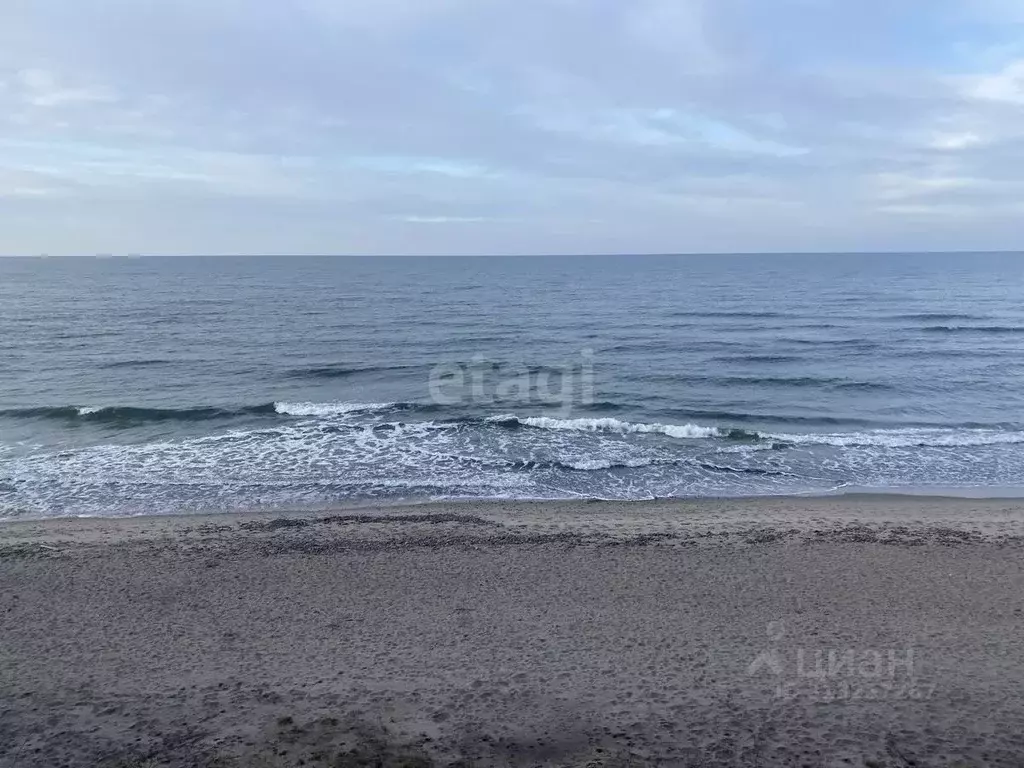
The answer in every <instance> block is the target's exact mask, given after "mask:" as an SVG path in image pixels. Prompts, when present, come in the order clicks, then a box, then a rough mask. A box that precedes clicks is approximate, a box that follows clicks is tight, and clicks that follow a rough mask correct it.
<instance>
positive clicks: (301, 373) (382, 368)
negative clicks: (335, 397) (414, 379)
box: [284, 365, 418, 379]
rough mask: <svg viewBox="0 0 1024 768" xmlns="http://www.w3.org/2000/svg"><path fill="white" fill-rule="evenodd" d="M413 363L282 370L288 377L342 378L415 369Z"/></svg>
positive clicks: (323, 366) (322, 366)
mask: <svg viewBox="0 0 1024 768" xmlns="http://www.w3.org/2000/svg"><path fill="white" fill-rule="evenodd" d="M417 368H418V366H415V365H366V366H358V365H356V366H346V365H319V366H310V367H305V368H291V369H289V370H287V371H285V372H284V376H285V377H286V378H290V379H343V378H347V377H349V376H358V375H360V374H366V373H387V372H389V371H408V370H415V369H417Z"/></svg>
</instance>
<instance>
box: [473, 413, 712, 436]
mask: <svg viewBox="0 0 1024 768" xmlns="http://www.w3.org/2000/svg"><path fill="white" fill-rule="evenodd" d="M488 421H492V422H502V421H517V422H519V423H520V424H522V425H523V426H527V427H534V428H536V429H554V430H563V431H573V432H617V433H620V434H639V433H643V434H660V435H667V436H668V437H675V438H679V439H683V440H700V439H705V438H709V437H721V432H719V431H718V430H717V429H716V428H715V427H702V426H699V425H697V424H682V425H679V424H637V423H633V422H629V421H619V420H618V419H553V418H550V417H548V416H531V417H528V418H519V417H518V416H494V417H491V418H490V419H488Z"/></svg>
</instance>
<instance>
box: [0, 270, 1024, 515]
mask: <svg viewBox="0 0 1024 768" xmlns="http://www.w3.org/2000/svg"><path fill="white" fill-rule="evenodd" d="M1022 299H1024V255H1015V254H999V255H996V254H976V255H972V254H959V255H926V254H906V255H827V256H826V255H822V256H812V255H799V256H795V255H794V256H787V255H765V256H685V257H671V256H643V257H635V256H619V257H604V256H601V257H572V258H568V257H559V258H536V257H534V258H475V259H473V258H437V259H434V258H431V259H427V258H377V259H374V258H320V257H303V258H284V257H281V258H264V257H254V258H199V257H190V258H176V259H172V258H163V259H156V258H142V259H93V258H79V259H0V518H2V519H10V518H19V517H22V518H23V517H48V516H62V515H129V514H166V513H173V512H200V511H240V510H254V509H273V508H287V509H295V508H305V507H326V506H331V505H341V504H349V503H354V502H361V501H368V500H385V501H399V500H428V499H450V498H454V499H465V498H487V499H498V498H522V499H562V498H601V499H650V498H656V497H700V496H743V495H764V494H792V493H815V492H834V491H841V490H843V489H851V488H856V489H877V490H908V489H912V490H918V491H921V490H924V491H927V490H929V489H945V490H951V491H953V492H965V493H986V492H989V491H991V492H993V493H994V492H996V491H997V490H1000V491H1003V490H1006V489H1020V488H1024V386H1022V385H1024V355H1022V352H1024V301H1022Z"/></svg>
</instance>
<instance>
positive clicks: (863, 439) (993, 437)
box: [758, 429, 1024, 448]
mask: <svg viewBox="0 0 1024 768" xmlns="http://www.w3.org/2000/svg"><path fill="white" fill-rule="evenodd" d="M758 436H759V437H760V438H762V439H764V440H776V441H781V442H784V443H787V444H789V445H826V446H835V447H837V448H858V447H872V446H878V447H884V448H963V447H971V446H985V445H1015V444H1019V443H1024V432H1020V431H1000V430H994V429H880V430H875V431H871V432H837V433H821V434H814V433H811V434H777V433H767V432H759V433H758Z"/></svg>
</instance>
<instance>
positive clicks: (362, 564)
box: [0, 496, 1024, 768]
mask: <svg viewBox="0 0 1024 768" xmlns="http://www.w3.org/2000/svg"><path fill="white" fill-rule="evenodd" d="M1022 537H1024V501H1022V500H1020V499H1017V500H983V499H970V500H968V499H940V498H931V499H928V498H911V497H907V498H900V497H884V496H856V497H833V498H824V499H752V500H744V501H702V502H652V503H643V504H632V505H624V504H614V503H587V502H565V503H557V504H547V503H545V504H511V503H508V504H502V503H492V504H477V503H465V504H435V505H428V506H415V507H408V508H402V507H390V508H381V509H369V510H367V509H364V510H347V511H335V512H326V511H325V512H315V513H312V512H303V513H294V514H288V515H281V514H277V515H267V514H263V515H247V516H204V517H173V518H133V519H128V520H102V519H88V520H82V519H78V520H60V521H47V522H28V521H26V522H15V523H7V524H5V525H2V526H0V640H2V646H0V765H2V766H11V767H12V768H13V767H14V766H17V767H18V768H27V767H28V766H47V767H49V766H62V765H67V766H76V767H77V766H94V765H97V766H157V765H171V766H225V767H226V766H293V765H294V766H297V765H311V766H312V765H324V766H328V765H330V766H356V765H390V766H399V765H402V766H407V767H408V766H429V765H449V764H452V763H456V764H459V765H473V766H491V765H515V766H520V765H521V766H533V765H543V766H563V765H564V766H618V765H622V766H626V765H629V766H644V765H665V766H676V765H678V766H765V767H767V766H804V765H806V766H815V767H817V766H882V765H884V766H912V765H913V766H954V765H957V766H987V765H992V766H1021V765H1024V733H1022V731H1024V729H1022V727H1021V726H1022V723H1024V696H1022V694H1021V691H1022V690H1024V598H1022V594H1024V576H1022V567H1021V564H1022V562H1024V560H1022V555H1024V548H1022V544H1024V538H1022Z"/></svg>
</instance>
